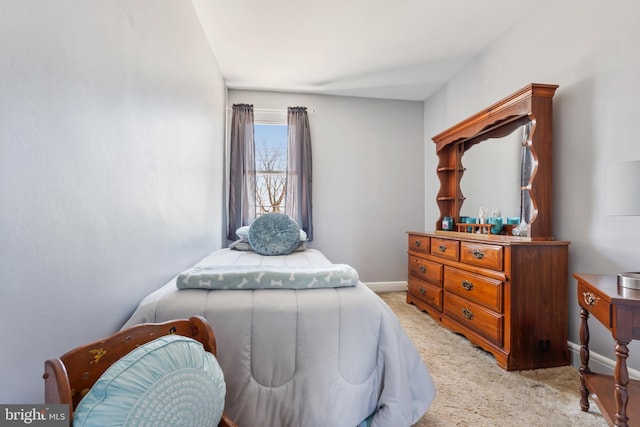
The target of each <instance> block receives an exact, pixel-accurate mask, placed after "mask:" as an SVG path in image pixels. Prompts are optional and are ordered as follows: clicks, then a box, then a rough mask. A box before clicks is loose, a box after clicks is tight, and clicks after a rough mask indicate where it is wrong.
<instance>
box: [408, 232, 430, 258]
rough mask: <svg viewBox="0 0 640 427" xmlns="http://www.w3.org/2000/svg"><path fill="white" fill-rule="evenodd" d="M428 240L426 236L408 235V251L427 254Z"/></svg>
mask: <svg viewBox="0 0 640 427" xmlns="http://www.w3.org/2000/svg"><path fill="white" fill-rule="evenodd" d="M429 243H430V239H429V237H427V236H419V235H417V234H409V245H408V247H409V250H410V251H411V252H417V253H423V254H429Z"/></svg>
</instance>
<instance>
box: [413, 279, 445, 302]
mask: <svg viewBox="0 0 640 427" xmlns="http://www.w3.org/2000/svg"><path fill="white" fill-rule="evenodd" d="M408 292H409V293H410V294H411V295H412V296H414V297H415V298H417V299H419V300H420V301H422V302H424V303H426V304H428V305H430V306H432V307H434V308H436V309H437V310H438V311H442V288H441V287H438V286H434V285H432V284H430V283H427V282H425V281H424V280H420V279H417V278H415V277H413V276H409V286H408Z"/></svg>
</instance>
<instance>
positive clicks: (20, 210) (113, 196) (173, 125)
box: [0, 0, 226, 403]
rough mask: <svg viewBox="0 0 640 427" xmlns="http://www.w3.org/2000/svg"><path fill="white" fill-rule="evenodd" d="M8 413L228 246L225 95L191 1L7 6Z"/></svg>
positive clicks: (13, 2)
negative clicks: (48, 369) (155, 295)
mask: <svg viewBox="0 0 640 427" xmlns="http://www.w3.org/2000/svg"><path fill="white" fill-rule="evenodd" d="M0 11H1V13H0V52H2V55H0V76H1V78H0V94H1V96H0V241H1V242H2V244H1V246H0V282H1V283H2V285H1V286H0V325H2V344H1V345H0V402H2V403H38V402H42V401H43V396H44V393H43V381H42V372H43V362H44V361H45V360H46V359H48V358H51V357H55V356H58V355H61V354H62V353H63V352H65V351H67V350H68V349H70V348H72V347H74V346H77V345H80V344H83V343H86V342H89V341H93V340H96V339H99V338H101V337H102V336H105V335H107V334H110V333H112V332H113V331H115V330H117V329H118V328H119V327H120V326H121V325H122V324H123V323H124V321H125V320H126V318H127V317H128V316H129V315H130V313H131V311H132V310H133V309H134V308H135V305H136V303H137V302H138V301H139V300H140V299H141V298H142V297H143V296H144V295H145V294H147V293H148V292H149V291H151V290H153V289H156V288H157V287H159V286H160V285H162V284H164V283H165V282H166V281H167V280H169V278H170V277H172V275H174V274H175V273H176V272H177V271H179V270H180V269H182V268H185V267H187V266H189V265H191V264H192V263H193V262H194V261H196V260H198V259H200V258H201V257H203V256H204V255H205V254H207V253H208V252H210V251H211V250H213V249H217V248H219V247H220V246H221V245H222V242H223V235H222V228H223V217H224V209H223V206H222V205H223V202H222V200H223V186H224V184H223V176H224V173H223V170H224V169H223V165H224V162H223V155H224V142H223V141H224V119H225V97H226V89H225V86H224V82H223V80H222V78H221V76H220V72H219V70H218V67H217V65H216V62H215V59H214V58H213V56H212V54H211V51H210V49H209V46H208V44H207V41H206V39H205V37H204V34H203V32H202V30H201V28H200V24H199V22H198V19H197V16H196V15H195V13H194V10H193V7H192V5H191V2H177V1H136V2H130V1H126V0H120V1H117V0H110V1H91V2H81V1H74V0H59V1H28V2H25V1H22V0H4V1H3V2H2V6H1V7H0Z"/></svg>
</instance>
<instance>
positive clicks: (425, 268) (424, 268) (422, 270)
mask: <svg viewBox="0 0 640 427" xmlns="http://www.w3.org/2000/svg"><path fill="white" fill-rule="evenodd" d="M426 272H427V267H425V266H424V265H421V266H420V273H422V274H424V273H426Z"/></svg>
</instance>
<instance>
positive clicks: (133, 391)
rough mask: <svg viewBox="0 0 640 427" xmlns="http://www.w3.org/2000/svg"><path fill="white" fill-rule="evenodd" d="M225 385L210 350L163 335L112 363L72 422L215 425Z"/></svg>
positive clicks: (90, 426)
mask: <svg viewBox="0 0 640 427" xmlns="http://www.w3.org/2000/svg"><path fill="white" fill-rule="evenodd" d="M225 393H226V387H225V383H224V376H223V374H222V369H220V365H218V362H217V361H216V358H215V356H214V355H213V354H211V353H209V352H207V351H205V350H204V348H203V347H202V344H201V343H199V342H198V341H196V340H194V339H191V338H188V337H184V336H181V335H167V336H164V337H161V338H158V339H156V340H154V341H151V342H149V343H147V344H145V345H142V346H140V347H138V348H136V349H135V350H133V351H131V352H130V353H129V354H127V355H126V356H125V357H123V358H122V359H120V360H118V361H117V362H116V363H114V364H113V365H111V366H110V367H109V368H108V369H107V370H106V371H105V372H104V373H103V374H102V376H101V377H100V378H99V379H98V381H96V383H95V384H94V385H93V387H91V389H90V390H89V392H88V393H87V395H86V396H85V397H84V398H83V399H82V400H81V401H80V403H78V407H77V408H76V411H75V412H74V415H73V426H74V427H78V426H83V427H104V426H111V425H114V426H115V425H117V426H129V427H133V426H137V427H147V426H148V427H178V426H184V427H192V426H211V427H215V426H217V425H218V423H219V422H220V419H221V418H222V411H223V409H224V398H225Z"/></svg>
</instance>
